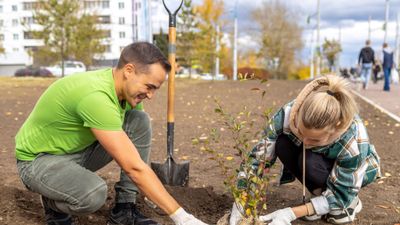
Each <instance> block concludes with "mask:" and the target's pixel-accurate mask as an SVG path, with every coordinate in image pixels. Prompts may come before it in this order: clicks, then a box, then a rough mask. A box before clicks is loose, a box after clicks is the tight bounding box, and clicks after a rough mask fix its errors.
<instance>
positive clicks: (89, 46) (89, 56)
mask: <svg viewBox="0 0 400 225" xmlns="http://www.w3.org/2000/svg"><path fill="white" fill-rule="evenodd" d="M96 23H97V16H93V15H88V14H83V15H82V16H80V17H79V19H78V20H77V24H76V27H75V29H74V30H76V31H75V32H74V33H73V34H72V36H71V45H70V47H71V56H72V57H73V58H75V59H77V60H79V61H81V62H83V63H84V64H85V66H86V67H88V66H90V65H93V58H94V56H95V55H100V54H101V53H103V52H105V50H106V47H105V45H104V44H102V40H101V39H100V38H102V37H105V31H104V30H101V29H98V28H97V27H96Z"/></svg>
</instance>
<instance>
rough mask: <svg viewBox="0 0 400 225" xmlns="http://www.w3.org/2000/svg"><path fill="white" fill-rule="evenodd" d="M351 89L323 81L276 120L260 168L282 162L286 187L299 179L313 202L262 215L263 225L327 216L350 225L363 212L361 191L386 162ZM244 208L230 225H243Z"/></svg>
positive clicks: (236, 207) (260, 149) (259, 152)
mask: <svg viewBox="0 0 400 225" xmlns="http://www.w3.org/2000/svg"><path fill="white" fill-rule="evenodd" d="M348 85H349V84H348V82H347V81H346V80H345V79H343V78H340V77H337V76H325V77H320V78H317V79H315V80H313V81H311V82H310V83H309V84H307V85H306V86H305V87H304V88H303V90H302V91H301V92H300V94H299V95H298V96H297V97H296V99H295V100H294V101H292V102H289V103H288V104H286V105H284V106H283V107H282V108H281V109H280V110H278V112H277V113H276V114H275V115H274V116H273V117H272V121H271V123H270V125H269V126H268V127H266V128H265V130H264V134H265V137H264V138H263V139H262V140H260V142H259V143H258V144H257V145H256V146H255V147H254V148H253V150H252V154H250V157H251V159H250V160H252V161H254V168H255V169H257V168H258V166H257V165H260V163H264V162H260V160H266V161H267V162H266V165H267V167H270V166H272V164H273V163H274V162H275V161H276V159H277V158H279V159H280V161H281V162H282V164H283V165H284V168H285V169H284V170H283V171H285V173H286V174H282V176H281V183H285V182H286V183H288V182H292V181H294V180H295V178H297V179H298V180H299V181H300V182H301V183H302V184H303V188H304V189H303V190H305V188H307V189H308V190H309V192H310V193H312V196H313V197H312V198H311V199H310V202H306V201H305V203H304V204H303V205H299V206H295V207H287V208H284V209H280V210H277V211H275V212H272V213H270V214H268V215H265V216H260V220H261V221H263V222H267V223H268V224H270V225H283V224H284V225H289V224H291V222H292V221H294V220H296V219H297V218H303V219H304V220H308V221H314V220H319V219H321V218H322V216H323V215H326V216H325V219H326V220H327V221H328V222H330V223H334V224H344V223H350V222H352V221H354V219H355V216H356V214H357V213H359V212H360V211H361V209H362V203H361V200H360V198H359V192H360V191H361V189H362V188H363V187H365V186H366V185H368V184H370V183H372V182H373V181H374V180H375V179H377V177H379V176H380V159H379V156H378V154H377V153H376V151H375V148H374V146H373V145H372V144H371V143H370V142H369V138H368V134H367V129H366V127H365V126H364V123H363V120H362V119H361V118H360V117H359V115H358V113H357V112H358V107H357V105H356V102H355V100H354V98H353V96H352V94H351V91H350V89H349V86H348ZM263 155H266V158H264V157H262V159H260V158H261V157H259V156H263ZM254 173H256V172H254ZM290 177H291V178H290ZM249 182H251V181H249ZM240 208H242V207H241V206H240V203H239V202H236V203H234V204H233V208H232V213H231V217H230V225H237V221H239V219H240V218H241V214H242V213H243V212H241V210H240Z"/></svg>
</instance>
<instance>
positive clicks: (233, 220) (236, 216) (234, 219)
mask: <svg viewBox="0 0 400 225" xmlns="http://www.w3.org/2000/svg"><path fill="white" fill-rule="evenodd" d="M237 205H238V204H236V203H235V202H234V203H233V206H232V211H231V216H230V217H229V225H236V224H237V223H238V222H239V220H240V219H242V218H243V216H242V213H243V209H239V208H238V206H237ZM239 206H240V205H239Z"/></svg>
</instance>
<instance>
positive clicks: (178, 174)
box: [151, 0, 189, 186]
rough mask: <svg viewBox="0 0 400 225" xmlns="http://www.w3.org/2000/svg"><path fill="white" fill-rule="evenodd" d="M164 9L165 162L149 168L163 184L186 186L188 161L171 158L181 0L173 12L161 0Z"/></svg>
mask: <svg viewBox="0 0 400 225" xmlns="http://www.w3.org/2000/svg"><path fill="white" fill-rule="evenodd" d="M163 4H164V7H165V9H166V10H167V12H168V14H169V31H168V36H169V38H168V60H169V63H170V64H171V71H170V72H169V75H168V115H167V160H166V161H165V163H154V162H152V163H151V168H152V169H153V170H154V172H155V174H156V175H157V176H158V178H159V179H160V180H161V182H162V183H163V184H166V185H170V186H186V185H187V184H188V181H189V161H184V162H182V163H179V164H178V163H176V162H175V160H174V158H173V150H174V121H175V119H174V103H175V99H174V93H175V53H176V44H175V41H176V13H177V12H178V11H179V9H180V8H181V7H182V4H183V0H181V4H180V5H179V7H178V9H176V10H175V12H174V13H171V11H170V10H169V9H168V7H167V5H166V4H165V0H163Z"/></svg>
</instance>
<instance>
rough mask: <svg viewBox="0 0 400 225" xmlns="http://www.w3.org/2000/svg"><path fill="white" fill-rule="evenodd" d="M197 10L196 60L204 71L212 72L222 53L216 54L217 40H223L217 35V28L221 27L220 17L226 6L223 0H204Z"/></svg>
mask: <svg viewBox="0 0 400 225" xmlns="http://www.w3.org/2000/svg"><path fill="white" fill-rule="evenodd" d="M195 10H196V15H197V17H198V19H199V21H198V23H197V30H198V32H197V35H196V38H195V39H194V46H195V51H194V58H196V59H198V60H199V63H200V66H201V68H202V70H203V71H205V72H211V70H212V69H213V67H214V60H215V58H216V56H217V54H218V55H219V54H220V52H221V51H220V52H216V40H217V38H218V39H221V34H220V35H217V32H216V26H217V25H218V24H220V25H221V23H220V22H221V21H220V17H221V15H222V12H223V10H224V4H223V1H222V0H204V1H203V4H202V5H200V6H197V7H196V8H195Z"/></svg>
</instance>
